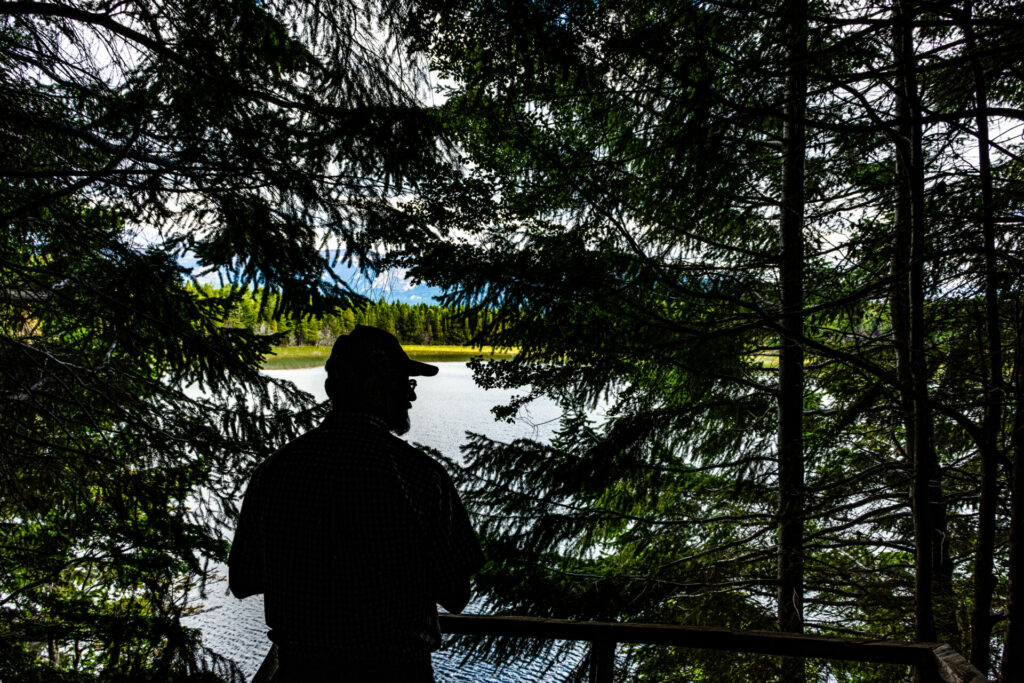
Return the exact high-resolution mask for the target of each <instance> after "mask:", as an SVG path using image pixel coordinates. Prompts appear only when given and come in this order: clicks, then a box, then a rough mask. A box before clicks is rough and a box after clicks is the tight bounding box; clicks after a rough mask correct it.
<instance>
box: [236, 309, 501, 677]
mask: <svg viewBox="0 0 1024 683" xmlns="http://www.w3.org/2000/svg"><path fill="white" fill-rule="evenodd" d="M435 374H437V367H436V366H433V365H427V364H426V363H419V362H417V361H413V360H410V359H409V357H408V356H407V355H406V354H405V352H404V351H402V348H401V346H400V345H399V343H398V340H397V339H395V337H393V336H392V335H390V334H388V333H387V332H384V331H382V330H378V329H376V328H373V327H365V326H362V325H360V326H357V327H356V328H355V330H353V331H352V333H351V334H349V335H347V336H344V337H341V338H339V339H338V341H337V343H335V345H334V349H333V350H332V352H331V357H330V359H329V360H328V361H327V382H326V388H327V395H328V396H329V397H330V398H331V401H332V403H333V410H332V412H331V413H330V414H329V415H328V416H327V418H326V419H325V420H324V422H323V423H322V424H321V425H320V426H318V427H317V428H315V429H313V430H311V431H309V432H307V433H306V434H304V435H302V436H301V437H299V438H298V439H296V440H295V441H292V442H291V443H289V444H288V445H287V446H285V447H284V448H282V449H281V450H279V451H278V452H276V453H275V454H274V455H272V456H270V457H269V458H268V459H267V460H266V461H265V462H263V463H262V464H261V465H260V466H259V467H258V468H257V469H256V472H255V473H254V474H253V477H252V480H251V481H250V482H249V487H248V489H247V490H246V493H245V500H244V502H243V504H242V512H241V516H240V518H239V520H238V528H237V529H236V530H235V539H234V543H233V544H232V547H231V557H230V559H229V560H228V564H229V568H230V572H229V585H230V587H231V592H232V593H234V594H235V595H236V596H237V597H239V598H244V597H246V596H249V595H253V594H256V593H264V594H265V604H264V610H265V615H266V621H267V625H268V626H269V627H270V629H271V631H270V639H271V640H273V641H274V643H276V644H277V646H278V657H279V663H280V664H279V667H280V668H279V670H278V679H277V680H279V681H282V682H290V681H303V682H305V681H373V682H374V683H376V682H378V681H395V682H396V683H397V682H401V683H406V682H415V681H433V680H434V677H433V670H432V668H431V665H430V653H431V652H432V651H433V650H436V649H437V647H438V645H439V644H440V632H439V630H438V625H437V604H438V603H440V605H441V606H442V607H444V608H445V609H446V610H448V611H449V612H460V611H462V609H463V608H464V607H465V606H466V603H467V602H468V601H469V578H470V576H471V575H472V574H473V573H474V572H475V571H476V570H477V569H479V568H480V566H481V564H482V562H483V556H482V555H481V552H480V546H479V544H478V542H477V540H476V536H475V535H474V533H473V530H472V528H471V527H470V524H469V519H468V518H467V516H466V512H465V509H464V508H463V506H462V503H461V501H460V500H459V496H458V493H457V492H456V491H455V487H454V486H453V485H452V483H451V480H450V479H449V477H448V474H447V473H446V472H445V470H444V468H443V467H442V466H441V465H440V464H438V463H437V462H436V461H435V460H433V459H432V458H430V457H428V456H426V455H425V454H423V453H421V452H420V451H418V450H416V449H415V448H413V447H412V446H410V445H409V444H407V443H406V442H405V441H402V440H401V439H399V438H397V437H396V436H393V435H392V434H391V433H390V432H394V433H396V434H404V433H405V432H407V431H408V430H409V409H410V408H411V407H412V401H414V400H415V399H416V393H415V387H416V382H415V381H414V380H411V379H410V377H411V376H424V375H426V376H430V375H435Z"/></svg>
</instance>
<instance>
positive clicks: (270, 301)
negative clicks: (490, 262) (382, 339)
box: [200, 286, 494, 346]
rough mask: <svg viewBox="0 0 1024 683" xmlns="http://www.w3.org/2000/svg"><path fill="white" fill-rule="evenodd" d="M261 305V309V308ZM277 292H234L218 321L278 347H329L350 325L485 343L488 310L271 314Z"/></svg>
mask: <svg viewBox="0 0 1024 683" xmlns="http://www.w3.org/2000/svg"><path fill="white" fill-rule="evenodd" d="M200 290H201V291H202V292H203V296H206V297H214V298H220V297H226V296H228V294H229V292H228V290H227V288H219V289H217V288H212V287H208V286H206V287H203V286H201V287H200ZM261 304H262V310H261ZM276 308H277V296H276V295H275V294H267V295H266V297H264V296H263V292H262V291H261V290H255V291H251V292H245V293H243V294H242V295H241V296H239V297H238V298H237V300H236V302H235V304H234V306H233V308H232V309H231V311H230V313H228V315H227V317H226V318H225V319H224V321H223V323H222V324H223V325H225V326H228V327H236V328H243V329H246V330H250V331H253V332H255V333H256V334H261V335H275V336H274V337H273V339H274V340H275V343H277V344H279V345H281V346H331V345H333V344H334V341H335V340H336V339H337V338H338V337H340V336H342V335H345V334H348V333H349V332H351V331H352V330H353V328H355V326H356V325H369V326H371V327H379V328H380V329H382V330H387V331H388V332H390V333H391V334H393V335H395V336H396V337H397V338H398V340H399V341H400V342H401V343H403V344H424V345H428V346H429V345H434V344H448V345H453V346H469V345H473V344H475V345H489V344H490V341H489V336H488V335H489V334H491V332H492V328H493V327H494V315H493V312H492V311H489V310H479V311H478V310H466V309H463V308H458V307H456V308H450V307H447V306H439V305H429V304H422V303H421V304H407V303H404V302H402V301H394V302H390V301H386V300H384V299H380V300H378V301H376V302H368V303H365V304H362V305H359V306H352V307H346V308H338V309H335V310H334V311H328V312H325V313H321V314H315V313H311V314H308V315H303V316H296V315H293V314H284V315H277V316H275V315H273V313H272V311H273V310H275V309H276Z"/></svg>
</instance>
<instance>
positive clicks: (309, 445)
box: [253, 427, 320, 479]
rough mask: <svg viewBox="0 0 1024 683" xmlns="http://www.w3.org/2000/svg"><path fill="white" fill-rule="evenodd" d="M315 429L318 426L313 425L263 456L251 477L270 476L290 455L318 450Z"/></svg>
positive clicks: (285, 462)
mask: <svg viewBox="0 0 1024 683" xmlns="http://www.w3.org/2000/svg"><path fill="white" fill-rule="evenodd" d="M317 429H318V427H314V428H313V429H310V430H309V431H308V432H305V433H303V434H300V435H299V436H297V437H295V438H294V439H292V440H291V441H289V442H288V443H286V444H284V445H283V446H281V447H280V448H278V449H277V450H276V451H274V452H273V453H271V454H270V455H268V456H267V457H266V458H264V460H263V462H261V463H259V464H258V465H256V468H255V469H254V470H253V478H254V479H256V478H262V477H266V476H272V474H273V472H274V470H276V469H279V468H280V467H283V466H286V465H287V463H288V461H289V460H290V459H291V457H292V456H294V455H297V454H301V453H305V452H309V451H315V450H319V449H320V446H319V445H318V441H319V440H318V438H317V436H318V435H317V433H316V432H317Z"/></svg>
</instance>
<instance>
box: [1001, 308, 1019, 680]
mask: <svg viewBox="0 0 1024 683" xmlns="http://www.w3.org/2000/svg"><path fill="white" fill-rule="evenodd" d="M1018 297H1021V295H1020V294H1019V293H1018ZM1021 298H1024V297H1021ZM1018 306H1020V307H1022V308H1024V300H1021V299H1020V298H1019V299H1018ZM1015 322H1016V325H1015V335H1014V336H1015V339H1014V353H1013V356H1014V358H1013V405H1014V410H1015V412H1014V414H1013V435H1012V437H1011V445H1012V446H1013V465H1012V469H1011V472H1012V477H1011V479H1010V572H1009V574H1010V575H1009V579H1010V591H1009V593H1010V594H1009V599H1008V600H1007V605H1006V642H1005V644H1004V645H1003V667H1002V675H1003V680H1004V681H1019V680H1022V679H1024V312H1022V311H1018V313H1017V320H1016V321H1015Z"/></svg>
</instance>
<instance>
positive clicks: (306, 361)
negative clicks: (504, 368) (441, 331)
mask: <svg viewBox="0 0 1024 683" xmlns="http://www.w3.org/2000/svg"><path fill="white" fill-rule="evenodd" d="M402 348H403V349H405V352H406V353H407V354H409V357H410V358H412V359H413V360H419V361H424V362H427V363H439V362H444V361H455V362H460V361H461V362H465V361H467V360H469V359H470V358H475V357H476V356H491V357H494V358H512V357H513V356H515V355H516V351H515V350H514V349H495V348H494V347H492V346H485V347H483V348H482V349H480V348H476V347H473V346H448V345H438V346H425V345H422V344H404V345H403V346H402ZM330 355H331V347H329V346H275V347H274V352H273V355H270V356H267V357H266V358H265V359H264V360H263V368H264V369H265V370H294V369H296V368H314V367H317V366H321V365H323V364H324V363H326V362H327V359H328V358H329V357H330Z"/></svg>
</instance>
